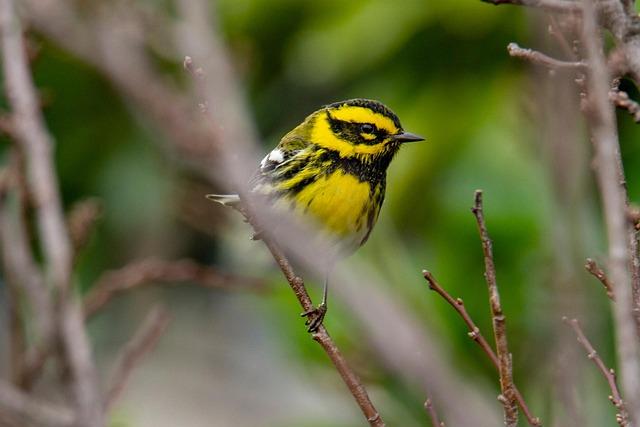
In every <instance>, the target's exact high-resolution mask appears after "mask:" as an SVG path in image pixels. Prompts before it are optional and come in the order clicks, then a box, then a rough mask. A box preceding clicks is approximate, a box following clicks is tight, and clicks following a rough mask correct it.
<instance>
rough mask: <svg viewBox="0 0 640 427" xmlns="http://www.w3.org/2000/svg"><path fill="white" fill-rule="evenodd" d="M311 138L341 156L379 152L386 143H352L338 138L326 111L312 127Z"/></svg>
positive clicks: (317, 118)
mask: <svg viewBox="0 0 640 427" xmlns="http://www.w3.org/2000/svg"><path fill="white" fill-rule="evenodd" d="M332 116H333V114H332ZM333 117H335V116H333ZM311 140H312V141H313V142H314V143H315V144H318V145H319V146H321V147H323V148H327V149H329V150H333V151H336V152H338V153H339V154H340V157H351V156H354V155H358V154H360V155H372V154H377V153H380V152H382V151H383V150H384V147H385V145H386V143H385V142H381V143H379V144H373V145H367V144H352V143H351V142H349V141H345V140H343V139H341V138H338V137H337V136H336V134H335V133H334V132H333V131H332V130H331V126H330V125H329V120H328V118H327V114H326V112H322V113H320V114H319V115H318V116H317V117H316V119H315V120H314V122H313V127H312V129H311Z"/></svg>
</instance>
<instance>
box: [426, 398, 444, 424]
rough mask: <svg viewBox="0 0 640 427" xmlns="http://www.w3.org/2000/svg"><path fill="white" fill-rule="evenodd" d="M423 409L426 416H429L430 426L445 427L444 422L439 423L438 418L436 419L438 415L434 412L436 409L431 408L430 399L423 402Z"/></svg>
mask: <svg viewBox="0 0 640 427" xmlns="http://www.w3.org/2000/svg"><path fill="white" fill-rule="evenodd" d="M424 409H425V410H426V411H427V414H429V418H430V419H431V425H432V426H433V427H445V425H444V422H442V421H440V418H438V413H437V412H436V408H434V407H433V402H432V401H431V399H430V398H427V400H425V402H424Z"/></svg>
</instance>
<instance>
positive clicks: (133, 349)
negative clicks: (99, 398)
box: [104, 306, 170, 412]
mask: <svg viewBox="0 0 640 427" xmlns="http://www.w3.org/2000/svg"><path fill="white" fill-rule="evenodd" d="M169 321H170V316H169V313H168V312H167V311H166V310H165V309H164V308H162V307H159V306H158V307H155V308H153V309H152V310H151V311H150V312H149V313H148V314H147V316H146V317H145V319H144V321H143V322H142V324H141V325H140V327H139V328H138V330H137V331H136V333H135V334H134V335H133V337H131V339H130V340H129V342H128V343H127V344H126V345H125V346H124V348H123V349H122V352H121V354H120V356H119V357H118V359H119V360H118V363H117V364H116V367H115V369H114V372H113V374H112V376H111V380H110V385H109V388H108V391H107V394H106V398H105V403H104V406H105V411H106V412H109V411H110V410H111V409H112V408H113V405H114V404H115V403H116V401H117V400H118V398H119V397H120V395H121V394H122V391H123V390H124V387H125V385H126V384H127V381H128V380H129V378H130V377H131V374H132V373H133V370H134V369H135V368H136V366H138V364H139V363H140V361H141V360H142V358H143V357H144V356H145V355H146V354H148V353H150V352H151V351H153V349H154V348H155V346H156V344H157V343H158V341H159V340H160V337H161V336H162V334H163V333H164V331H165V330H166V329H167V326H168V325H169Z"/></svg>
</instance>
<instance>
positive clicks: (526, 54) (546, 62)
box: [507, 43, 587, 69]
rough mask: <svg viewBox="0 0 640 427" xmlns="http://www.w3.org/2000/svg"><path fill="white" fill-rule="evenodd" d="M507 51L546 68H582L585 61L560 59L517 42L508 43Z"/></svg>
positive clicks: (585, 64) (584, 65)
mask: <svg viewBox="0 0 640 427" xmlns="http://www.w3.org/2000/svg"><path fill="white" fill-rule="evenodd" d="M507 52H509V55H511V56H513V57H514V58H521V59H524V60H527V61H531V62H533V63H535V64H539V65H543V66H545V67H547V68H579V69H584V68H586V67H587V63H586V62H584V61H562V60H559V59H555V58H552V57H550V56H548V55H545V54H544V53H542V52H538V51H537V50H533V49H526V48H522V47H520V46H518V44H517V43H509V45H508V46H507Z"/></svg>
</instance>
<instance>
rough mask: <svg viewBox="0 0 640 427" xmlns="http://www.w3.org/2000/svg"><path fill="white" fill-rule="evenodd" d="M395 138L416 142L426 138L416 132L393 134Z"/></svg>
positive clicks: (399, 140) (400, 140) (401, 140)
mask: <svg viewBox="0 0 640 427" xmlns="http://www.w3.org/2000/svg"><path fill="white" fill-rule="evenodd" d="M393 139H394V140H396V141H398V142H416V141H424V138H423V137H421V136H419V135H416V134H415V133H410V132H402V133H399V134H397V135H393Z"/></svg>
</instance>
